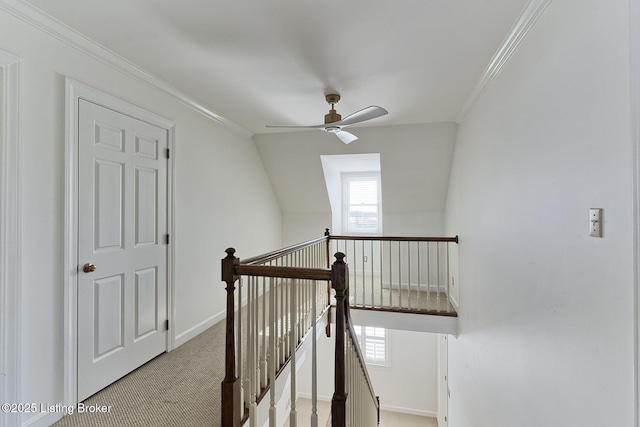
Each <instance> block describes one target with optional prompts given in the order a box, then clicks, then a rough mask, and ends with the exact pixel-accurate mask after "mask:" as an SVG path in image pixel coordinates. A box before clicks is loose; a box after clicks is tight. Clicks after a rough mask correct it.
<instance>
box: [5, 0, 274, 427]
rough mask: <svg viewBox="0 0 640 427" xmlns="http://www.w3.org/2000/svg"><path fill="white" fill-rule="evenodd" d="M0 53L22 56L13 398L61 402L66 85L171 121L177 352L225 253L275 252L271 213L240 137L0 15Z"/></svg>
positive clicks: (202, 318)
mask: <svg viewBox="0 0 640 427" xmlns="http://www.w3.org/2000/svg"><path fill="white" fill-rule="evenodd" d="M0 49H3V50H6V51H8V52H10V53H12V54H14V55H16V56H18V57H20V58H22V62H21V67H20V70H21V75H20V88H21V89H20V104H21V110H20V117H21V123H20V129H19V134H20V140H19V142H20V159H21V165H20V168H21V169H20V170H21V173H20V185H21V192H20V199H21V203H22V207H21V212H23V217H22V218H21V223H22V229H21V235H22V254H21V257H22V260H23V263H22V271H21V276H22V282H21V283H19V284H18V286H19V291H20V292H21V300H22V306H21V307H20V312H21V322H22V325H21V326H22V329H21V330H22V335H21V338H20V339H21V342H22V346H21V355H22V358H21V362H20V363H21V375H22V383H21V396H20V399H19V400H20V401H21V402H35V403H38V404H39V403H46V404H55V403H59V402H61V401H62V400H63V377H62V373H63V349H62V343H63V294H64V291H63V277H64V275H65V272H64V271H63V247H64V244H63V243H64V235H65V231H64V225H65V222H64V185H65V163H64V158H65V157H64V156H65V141H64V136H65V132H64V129H65V128H64V123H65V120H64V119H65V117H64V105H65V90H64V88H65V76H70V77H73V78H75V79H77V80H79V81H82V82H84V83H87V84H89V85H92V86H94V87H96V88H98V89H100V90H103V91H105V92H107V93H110V94H112V95H114V96H117V97H120V98H122V99H125V100H127V101H129V102H131V103H133V104H136V105H139V106H141V107H143V108H146V109H148V110H150V111H152V112H154V113H156V114H158V115H161V116H164V117H166V118H168V119H170V120H172V121H173V122H174V123H175V150H174V152H173V156H174V159H175V193H174V197H175V217H174V219H175V230H174V235H173V236H172V237H173V239H172V242H173V243H172V244H173V245H174V248H175V270H174V271H175V294H176V300H175V305H176V307H175V308H176V310H175V313H176V317H175V322H174V326H173V327H174V334H175V336H176V338H177V341H178V344H180V343H181V342H184V340H186V339H188V338H190V337H191V336H193V334H195V333H197V332H199V331H200V330H201V328H202V327H205V326H207V325H209V324H211V323H212V322H213V321H215V320H217V319H218V318H220V317H221V316H222V315H223V310H224V308H225V305H224V295H225V292H224V285H223V284H222V282H221V281H220V259H221V258H223V256H224V255H225V253H224V250H225V248H227V247H229V246H235V247H236V248H237V249H238V251H239V253H240V254H242V255H243V256H249V255H253V254H257V253H262V252H265V251H266V250H269V249H272V248H274V247H278V246H279V245H280V239H281V230H280V211H279V208H278V205H277V202H276V199H275V196H274V194H273V192H272V189H271V187H270V184H269V180H268V177H267V175H266V173H265V170H264V168H263V166H262V164H261V161H260V158H259V156H258V153H257V150H256V148H255V145H254V143H253V141H252V140H251V139H250V138H248V137H246V136H241V135H239V134H238V133H236V132H234V131H232V130H230V129H229V128H227V127H226V126H223V125H220V124H218V123H216V122H214V121H213V120H212V119H210V118H207V117H205V116H204V115H202V114H200V113H197V112H196V111H195V110H193V109H192V108H190V107H187V106H186V105H184V104H183V103H181V102H179V101H177V100H176V99H175V98H173V97H171V96H168V95H167V94H166V93H164V92H162V91H159V90H156V89H154V88H152V87H150V86H149V85H147V84H145V83H142V82H141V81H139V80H136V79H135V78H132V77H130V76H128V75H127V74H126V73H123V72H121V71H118V70H116V69H114V68H112V67H110V66H107V65H105V64H104V63H103V62H100V61H98V60H96V59H93V58H91V57H90V56H89V55H86V54H84V53H82V52H81V51H80V50H78V49H76V48H74V47H70V46H69V45H67V44H65V43H63V42H61V41H60V40H58V39H56V38H54V37H52V36H50V35H47V34H45V33H44V32H42V31H41V30H38V29H36V28H35V27H33V26H31V25H28V24H26V23H25V22H23V21H22V20H20V19H18V18H16V17H15V16H12V15H11V14H9V13H6V12H5V11H4V7H0ZM240 191H242V196H241V197H236V195H238V194H239V192H240ZM14 374H15V373H10V375H14ZM36 415H37V414H36ZM52 421H55V419H52V418H50V417H44V418H41V419H38V418H37V416H34V414H24V415H23V418H22V422H23V423H24V424H29V423H31V422H33V424H32V425H48V424H49V423H50V422H52Z"/></svg>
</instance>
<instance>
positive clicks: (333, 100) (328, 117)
mask: <svg viewBox="0 0 640 427" xmlns="http://www.w3.org/2000/svg"><path fill="white" fill-rule="evenodd" d="M325 99H326V100H327V102H328V103H329V104H331V110H330V111H329V114H325V116H324V124H325V125H326V124H329V123H333V122H338V121H340V120H342V116H341V115H340V114H338V113H337V112H336V110H335V109H334V106H335V105H336V104H337V103H338V101H340V95H338V94H335V93H331V94H329V95H325Z"/></svg>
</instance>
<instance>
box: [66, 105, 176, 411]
mask: <svg viewBox="0 0 640 427" xmlns="http://www.w3.org/2000/svg"><path fill="white" fill-rule="evenodd" d="M79 109H80V110H79V120H78V126H79V129H78V135H79V147H78V164H79V170H78V183H79V184H78V218H79V220H78V260H79V263H80V265H79V269H78V271H79V273H78V274H79V276H78V400H79V401H82V400H84V399H85V398H87V397H89V396H91V395H92V394H94V393H95V392H97V391H99V390H100V389H102V388H104V387H106V386H107V385H109V384H111V383H112V382H114V381H116V380H117V379H119V378H120V377H122V376H124V375H126V374H127V373H129V372H130V371H132V370H134V369H136V368H137V367H139V366H140V365H142V364H144V363H145V362H147V361H149V360H150V359H152V358H153V357H155V356H157V355H158V354H160V353H162V352H164V351H166V348H167V332H166V330H165V328H164V325H165V321H166V320H167V246H166V244H165V239H164V238H163V237H164V235H165V234H166V233H167V160H166V159H165V158H164V157H165V156H164V151H165V149H166V148H167V144H168V139H167V132H166V130H164V129H161V128H159V127H156V126H153V125H150V124H148V123H146V122H143V121H141V120H137V119H135V118H133V117H130V116H127V115H124V114H121V113H118V112H115V111H113V110H110V109H107V108H104V107H101V106H98V105H96V104H93V103H91V102H88V101H85V100H82V99H81V100H80V101H79ZM85 263H90V264H93V265H95V267H96V268H95V271H89V272H86V273H85V272H84V271H83V265H84V264H85Z"/></svg>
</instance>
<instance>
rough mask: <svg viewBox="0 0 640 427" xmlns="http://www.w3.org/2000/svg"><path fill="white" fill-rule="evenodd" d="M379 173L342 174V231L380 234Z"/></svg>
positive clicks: (380, 198)
mask: <svg viewBox="0 0 640 427" xmlns="http://www.w3.org/2000/svg"><path fill="white" fill-rule="evenodd" d="M380 193H381V192H380V173H379V172H371V173H366V174H364V173H363V174H347V173H344V174H342V194H343V210H344V214H343V230H344V231H346V232H347V233H354V234H380V233H382V202H381V200H382V197H381V194H380Z"/></svg>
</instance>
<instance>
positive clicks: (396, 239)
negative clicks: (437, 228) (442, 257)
mask: <svg viewBox="0 0 640 427" xmlns="http://www.w3.org/2000/svg"><path fill="white" fill-rule="evenodd" d="M329 239H330V240H381V241H383V242H449V243H458V236H455V237H406V236H329Z"/></svg>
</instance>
